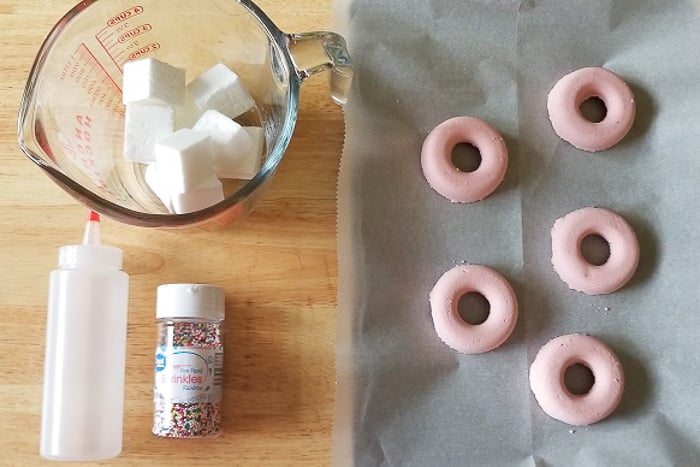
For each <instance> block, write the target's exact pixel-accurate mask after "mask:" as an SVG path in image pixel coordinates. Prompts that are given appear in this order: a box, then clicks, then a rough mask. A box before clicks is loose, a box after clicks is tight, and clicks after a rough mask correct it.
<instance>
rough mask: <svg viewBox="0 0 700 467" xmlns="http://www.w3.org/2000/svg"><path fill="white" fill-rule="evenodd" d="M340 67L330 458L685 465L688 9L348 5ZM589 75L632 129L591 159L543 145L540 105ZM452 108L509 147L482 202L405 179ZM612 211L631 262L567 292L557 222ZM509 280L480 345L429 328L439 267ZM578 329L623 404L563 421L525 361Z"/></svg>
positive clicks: (694, 400) (689, 250) (695, 121)
mask: <svg viewBox="0 0 700 467" xmlns="http://www.w3.org/2000/svg"><path fill="white" fill-rule="evenodd" d="M348 5H349V6H348V7H347V9H346V10H345V11H346V13H347V14H346V15H344V16H346V17H347V18H348V22H347V24H344V25H343V27H342V29H343V30H344V31H345V32H346V34H347V36H348V39H349V46H350V51H351V54H352V55H353V58H354V60H355V63H356V65H357V73H356V81H355V83H354V89H353V95H352V96H351V100H350V102H349V104H348V105H347V107H346V117H347V118H346V122H347V137H346V144H345V149H344V154H343V158H342V163H341V169H340V180H339V225H338V234H339V268H340V280H339V305H338V316H339V318H338V337H337V342H338V344H337V358H338V360H337V365H338V366H337V368H338V397H337V413H336V426H335V435H334V436H335V445H334V462H335V463H336V464H337V465H345V464H355V465H362V466H365V465H367V466H373V465H415V466H431V465H517V466H525V465H528V466H531V465H537V466H560V465H566V466H579V465H580V466H590V465H597V466H605V465H611V466H618V465H634V466H644V465H654V466H666V465H677V466H680V465H697V462H698V459H700V397H698V388H700V357H699V356H698V355H699V352H700V344H699V343H698V336H699V335H700V306H699V305H698V302H699V300H698V292H697V289H698V285H697V282H698V281H697V279H698V277H699V273H700V228H699V227H700V189H699V188H698V182H697V179H698V177H699V176H700V21H699V20H698V17H697V14H696V11H695V8H694V7H693V5H692V3H690V2H688V1H681V0H667V1H663V2H662V1H656V0H617V1H613V0H590V1H585V2H584V1H576V0H557V1H539V0H522V1H513V0H508V1H506V0H503V1H489V0H470V1H453V0H432V1H431V0H391V1H390V0H355V1H354V2H352V3H350V4H348ZM584 66H603V67H606V68H609V69H611V70H612V71H614V72H616V73H618V74H619V75H621V76H622V77H623V78H624V79H625V80H626V81H627V82H628V83H629V84H630V85H631V87H632V89H633V91H634V93H635V96H636V100H637V119H636V121H635V124H634V127H633V128H632V131H631V133H630V135H628V137H627V138H626V139H625V140H624V141H623V142H622V143H621V144H619V145H618V146H616V147H614V148H613V149H610V150H608V151H605V152H602V153H597V154H589V153H585V152H583V151H580V150H577V149H575V148H573V147H572V146H570V145H569V144H567V143H565V142H563V141H562V140H561V139H559V138H558V137H557V136H556V134H555V133H554V132H553V130H552V128H551V125H550V123H549V120H548V118H547V112H546V97H547V94H548V92H549V90H550V89H551V87H552V86H553V84H554V83H555V82H556V81H557V80H558V79H559V78H560V77H562V76H563V75H564V74H566V73H568V72H570V71H573V70H575V69H577V68H580V67H584ZM457 115H472V116H476V117H480V118H483V119H485V120H487V121H489V122H490V123H492V124H493V125H494V126H495V127H496V128H498V129H499V130H500V131H501V132H502V134H503V135H504V137H505V139H506V143H507V145H508V148H509V151H510V165H509V169H508V174H507V177H506V180H505V181H504V183H503V184H502V185H501V186H500V187H499V188H498V190H497V191H496V192H495V193H494V194H493V195H492V196H490V197H489V198H487V199H486V200H485V201H482V202H479V203H474V204H469V205H461V204H452V203H450V202H448V201H447V200H445V199H444V198H442V197H441V196H440V195H438V194H437V193H435V192H434V191H432V190H431V189H430V188H429V186H428V184H427V183H426V182H425V179H424V178H423V175H422V172H421V169H420V148H421V144H422V141H423V139H424V138H425V136H426V135H427V133H428V132H429V131H430V130H431V129H432V128H433V127H434V126H435V125H437V124H438V123H440V122H441V121H443V120H445V119H447V118H449V117H452V116H457ZM585 206H600V207H607V208H610V209H612V210H614V211H616V212H618V213H620V214H622V215H623V216H624V217H625V218H627V219H628V221H629V222H630V223H631V224H632V226H633V228H634V229H635V230H636V232H637V234H638V236H639V239H640V243H641V251H642V254H641V263H640V267H639V269H638V271H637V273H636V275H635V277H634V278H633V280H632V282H631V283H630V284H628V285H627V286H626V287H625V288H624V289H622V290H621V291H619V292H617V293H614V294H611V295H605V296H597V297H590V296H587V295H584V294H581V293H577V292H574V291H571V290H569V289H568V288H567V287H566V285H565V284H564V283H563V282H562V281H561V280H559V278H558V277H557V275H556V273H555V272H554V271H553V270H552V267H551V264H550V257H551V246H550V245H551V244H550V235H549V231H550V228H551V226H552V224H553V223H554V221H555V219H556V218H558V217H560V216H562V215H564V214H566V213H568V212H570V211H572V210H574V209H577V208H580V207H585ZM460 262H468V263H481V264H486V265H489V266H491V267H493V268H495V269H496V270H498V271H499V272H500V273H502V274H503V275H504V276H505V277H506V278H508V279H509V280H510V281H511V283H512V284H513V285H514V287H515V289H516V292H517V294H518V297H519V303H520V320H519V322H518V325H517V328H516V330H515V332H514V334H513V335H512V336H511V338H510V339H509V340H508V341H507V342H506V343H505V344H504V345H503V346H502V347H500V348H498V349H497V350H495V351H493V352H490V353H487V354H483V355H460V354H457V353H455V352H454V351H452V350H451V349H449V348H448V347H446V346H445V345H444V344H443V343H442V342H441V341H440V340H439V338H438V337H437V335H436V334H435V332H434V329H433V326H432V320H431V318H430V307H429V303H428V293H429V291H430V289H431V288H432V286H433V285H434V283H435V281H436V280H437V279H438V278H439V277H440V275H441V274H442V273H443V272H444V271H446V270H447V269H449V268H451V267H452V266H454V265H455V264H457V263H460ZM573 332H580V333H590V334H593V335H595V336H598V337H599V338H601V339H602V340H604V341H605V342H606V343H608V344H609V345H610V346H611V347H612V348H613V349H614V350H615V351H616V352H617V354H618V356H619V357H620V359H621V361H622V363H623V366H624V370H625V373H626V383H627V384H626V390H625V394H624V398H623V400H622V403H621V406H620V407H619V408H618V410H617V411H616V412H615V413H614V414H613V415H612V416H611V417H609V418H608V419H606V420H605V421H603V422H601V423H598V424H595V425H592V426H590V427H570V426H568V425H566V424H563V423H561V422H558V421H556V420H553V419H551V418H549V417H548V416H546V415H545V414H544V413H543V412H542V410H541V409H540V408H539V406H538V405H537V403H536V401H535V400H534V397H533V396H532V394H531V393H530V390H529V385H528V379H527V372H528V368H529V365H530V363H531V362H532V359H533V358H534V356H535V354H536V352H537V350H538V349H539V348H540V347H541V346H542V345H543V344H544V343H546V342H547V341H548V340H549V339H551V338H553V337H556V336H558V335H562V334H568V333H573Z"/></svg>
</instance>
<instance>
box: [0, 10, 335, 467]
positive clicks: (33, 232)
mask: <svg viewBox="0 0 700 467" xmlns="http://www.w3.org/2000/svg"><path fill="white" fill-rule="evenodd" d="M74 2H75V0H60V1H59V0H56V1H52V2H40V3H37V2H34V1H30V0H4V1H3V2H1V3H0V41H1V44H2V54H0V79H1V82H0V103H1V104H2V106H1V107H0V208H1V209H2V221H0V284H2V285H1V286H0V287H1V290H0V320H1V323H2V332H0V374H2V377H1V378H0V465H17V466H24V465H38V464H42V460H41V458H40V457H39V427H40V415H41V394H42V379H43V359H44V338H45V319H46V302H47V288H48V275H49V272H50V271H51V270H52V269H54V268H55V267H56V261H57V252H58V248H59V246H61V245H65V244H70V243H75V242H78V241H79V240H80V238H81V235H82V229H83V223H84V220H85V216H86V210H85V208H84V207H83V206H81V205H79V204H78V203H77V202H76V201H75V200H73V199H72V198H71V197H70V196H69V195H67V194H66V193H64V192H63V191H62V190H61V189H60V188H59V187H58V186H57V185H55V184H54V183H53V182H52V181H51V180H49V178H48V177H47V176H45V175H44V174H43V173H42V171H41V170H40V169H38V168H37V167H35V166H34V165H33V164H32V163H31V162H30V161H29V160H28V159H26V158H25V157H24V155H23V154H22V153H21V152H20V150H19V148H18V146H17V136H16V118H17V109H18V105H19V101H20V96H21V94H22V91H23V88H24V84H25V80H26V78H27V74H28V72H29V69H30V66H31V64H32V61H33V59H34V56H35V54H36V52H37V50H38V48H39V45H40V44H41V41H42V40H43V38H44V36H45V35H46V34H47V33H48V31H49V29H50V28H51V26H53V24H54V23H55V22H56V21H57V20H58V19H59V18H60V17H61V16H62V14H63V13H64V12H65V11H67V10H68V9H69V8H70V7H71V6H72V5H73V4H74ZM330 2H331V0H286V1H284V2H282V1H277V0H259V1H258V4H259V5H260V6H261V7H262V8H263V9H264V10H265V11H266V12H267V13H268V14H269V16H270V17H271V18H272V19H273V20H274V21H275V22H276V23H277V24H278V26H280V28H282V29H283V30H285V31H289V32H302V31H311V30H318V29H329V28H331V6H330ZM343 133H344V126H343V114H342V110H341V108H339V107H337V106H336V105H334V104H333V103H332V102H331V101H330V99H329V96H328V80H327V77H326V76H324V75H319V76H314V77H313V78H311V79H309V80H308V81H307V82H306V83H305V84H304V86H303V88H302V93H301V103H300V109H299V119H298V123H297V128H296V131H295V134H294V137H293V139H292V142H291V145H290V147H289V150H288V151H287V154H286V157H285V158H284V160H283V162H282V164H281V166H280V168H279V170H278V172H277V174H276V176H275V178H274V179H273V181H272V183H271V184H270V185H269V187H268V190H267V192H266V193H265V196H264V199H263V201H262V202H261V204H260V205H259V206H258V207H257V209H256V210H255V211H254V212H253V213H252V214H251V215H250V216H249V217H248V218H247V219H246V220H245V221H244V222H243V223H239V224H234V225H231V226H230V227H228V228H226V229H223V230H219V231H214V232H204V231H201V232H199V231H188V232H183V231H163V230H148V229H143V228H137V227H131V226H127V225H122V224H118V223H116V222H114V221H110V220H105V221H103V225H102V232H103V242H104V243H107V244H112V245H115V246H118V247H120V248H122V249H123V251H124V254H125V259H124V269H125V271H127V272H128V273H129V275H130V280H131V282H130V297H129V328H128V342H127V349H128V350H127V352H128V353H127V368H126V400H125V413H124V447H123V451H122V455H121V456H120V457H118V458H116V459H115V460H112V461H109V462H107V463H108V464H115V465H148V466H157V465H185V464H188V465H291V464H293V465H296V464H303V465H328V464H329V463H330V455H331V431H332V422H333V401H334V391H335V387H334V382H335V366H334V365H335V363H334V334H335V308H336V287H337V261H336V235H335V233H336V229H335V223H336V179H337V171H338V163H339V159H340V154H341V151H342V144H343ZM169 282H201V283H211V284H216V285H220V286H223V287H224V288H225V290H226V316H227V319H226V323H225V339H226V351H227V353H226V360H225V369H224V371H225V380H224V409H223V420H222V423H223V432H224V434H223V435H222V436H221V437H220V438H217V439H215V440H186V441H180V440H168V439H157V438H155V437H153V436H152V435H151V434H150V428H151V422H152V402H151V401H152V391H153V388H152V386H153V374H152V373H153V350H154V345H155V324H154V319H155V291H156V287H157V286H158V285H159V284H163V283H169ZM44 463H46V464H48V462H44Z"/></svg>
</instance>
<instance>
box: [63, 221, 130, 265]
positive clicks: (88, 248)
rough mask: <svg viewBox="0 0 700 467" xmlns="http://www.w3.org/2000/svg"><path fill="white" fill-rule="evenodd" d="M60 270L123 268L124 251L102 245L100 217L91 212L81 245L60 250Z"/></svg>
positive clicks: (67, 246)
mask: <svg viewBox="0 0 700 467" xmlns="http://www.w3.org/2000/svg"><path fill="white" fill-rule="evenodd" d="M58 266H59V267H60V268H82V267H93V268H106V269H121V268H122V250H120V249H119V248H115V247H112V246H106V245H101V244H100V215H99V214H97V213H96V212H95V211H90V216H89V217H88V221H87V223H86V224H85V233H84V235H83V243H82V244H81V245H66V246H62V247H61V248H59V250H58Z"/></svg>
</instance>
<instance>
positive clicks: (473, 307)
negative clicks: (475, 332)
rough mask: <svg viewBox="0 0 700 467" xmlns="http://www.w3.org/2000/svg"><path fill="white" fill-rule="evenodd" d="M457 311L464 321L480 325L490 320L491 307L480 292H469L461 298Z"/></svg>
mask: <svg viewBox="0 0 700 467" xmlns="http://www.w3.org/2000/svg"><path fill="white" fill-rule="evenodd" d="M457 310H458V311H459V316H460V317H461V318H462V319H463V320H464V321H466V322H467V323H469V324H473V325H478V324H481V323H483V322H484V321H486V320H487V319H488V317H489V314H490V312H491V305H490V304H489V301H488V300H486V297H484V296H483V295H481V294H480V293H479V292H468V293H466V294H464V295H462V296H461V297H460V299H459V302H458V303H457Z"/></svg>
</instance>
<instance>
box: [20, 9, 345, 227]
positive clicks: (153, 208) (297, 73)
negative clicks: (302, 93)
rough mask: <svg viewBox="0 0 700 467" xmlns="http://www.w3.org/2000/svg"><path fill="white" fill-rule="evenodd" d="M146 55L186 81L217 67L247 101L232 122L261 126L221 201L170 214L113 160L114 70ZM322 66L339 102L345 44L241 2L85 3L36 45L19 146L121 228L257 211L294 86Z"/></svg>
mask: <svg viewBox="0 0 700 467" xmlns="http://www.w3.org/2000/svg"><path fill="white" fill-rule="evenodd" d="M146 57H152V58H157V59H159V60H161V61H164V62H166V63H169V64H171V65H174V66H177V67H179V68H183V69H185V70H186V72H187V81H188V82H189V81H190V80H192V79H193V78H194V77H196V76H197V75H199V74H200V73H201V72H203V71H204V70H206V69H208V68H210V67H212V66H213V65H216V64H217V63H224V64H226V65H227V66H228V67H229V68H231V69H232V70H234V71H235V72H236V73H237V74H238V75H239V76H240V78H241V79H242V81H243V83H244V85H245V87H246V89H247V90H248V92H249V93H250V94H251V96H252V97H253V99H254V101H255V104H256V105H255V108H254V109H253V110H252V111H249V112H247V113H246V114H244V115H243V116H242V117H241V118H237V119H236V120H237V121H238V122H239V123H241V124H243V125H250V126H262V127H263V128H264V132H265V150H264V154H265V155H264V157H263V162H262V166H261V168H260V170H259V171H258V173H257V174H256V175H255V176H254V177H253V178H252V179H251V180H241V181H229V180H226V181H224V190H225V195H226V197H225V199H224V201H222V202H220V203H218V204H216V205H214V206H211V207H209V208H206V209H203V210H201V211H197V212H192V213H188V214H177V215H176V214H169V213H168V211H167V209H166V208H165V206H164V205H163V204H162V203H161V202H160V201H159V200H158V198H157V197H156V196H155V195H154V194H153V193H152V192H151V190H150V189H149V188H148V186H147V184H146V183H145V181H144V170H145V166H144V165H142V164H137V163H133V162H130V161H126V160H125V159H124V158H123V137H124V136H123V133H124V110H125V109H124V106H123V105H122V96H121V85H122V69H123V65H124V63H125V62H126V61H129V60H134V59H138V58H146ZM324 70H330V72H331V75H330V88H331V89H330V94H331V98H332V99H333V100H334V101H335V102H336V103H338V104H340V105H342V104H344V103H345V102H346V100H347V93H348V90H349V87H350V82H351V80H352V75H353V70H352V64H351V61H350V57H349V55H348V52H347V50H346V47H345V41H344V39H343V38H342V37H341V36H339V35H338V34H335V33H333V32H326V31H321V32H310V33H302V34H287V33H284V32H282V31H280V30H279V29H278V28H277V27H276V26H275V25H274V23H273V22H272V21H271V20H270V19H269V18H268V17H267V16H266V15H265V13H263V12H262V11H261V10H260V8H258V7H257V6H256V5H255V4H254V3H253V2H251V1H249V0H199V1H193V0H134V1H123V0H87V1H83V2H81V3H79V4H78V5H76V6H75V7H74V8H73V9H72V10H70V11H69V12H68V13H67V14H66V15H65V16H64V17H63V18H62V19H61V20H60V21H59V22H58V23H57V24H56V25H55V26H54V28H53V29H52V30H51V32H50V33H49V35H48V36H47V38H46V40H45V41H44V43H43V45H42V46H41V49H40V50H39V53H38V55H37V57H36V59H35V62H34V65H33V67H32V70H31V72H30V76H29V79H28V81H27V85H26V88H25V90H24V95H23V97H22V102H21V105H20V112H19V120H18V136H19V145H20V148H21V149H22V151H23V152H24V153H25V154H26V155H27V157H28V158H29V159H30V160H32V161H33V162H34V163H36V164H37V165H38V166H39V167H40V168H41V169H43V170H44V171H45V173H46V174H48V176H49V177H50V178H51V179H53V180H54V181H55V182H56V183H57V184H58V185H59V186H61V187H62V188H63V189H65V190H66V191H67V192H68V193H70V194H71V195H73V196H74V197H75V198H76V199H78V200H79V201H81V202H82V203H83V204H85V205H87V206H88V207H90V208H92V209H94V210H96V211H98V212H100V213H103V214H105V215H107V216H109V217H112V218H114V219H117V220H119V221H121V222H125V223H128V224H133V225H139V226H145V227H180V226H191V225H196V224H201V223H204V222H209V221H215V222H217V223H228V222H230V221H233V220H235V219H237V218H239V217H241V216H242V215H244V214H246V213H247V212H249V211H250V210H251V209H252V208H253V206H254V205H255V202H256V199H257V198H258V197H259V195H260V192H261V188H262V187H263V186H265V185H266V182H268V181H269V180H270V178H271V177H272V175H273V174H274V172H275V170H276V168H277V166H278V164H279V162H280V161H281V159H282V156H283V155H284V152H285V150H286V148H287V145H288V143H289V140H290V138H291V136H292V132H293V131H294V125H295V122H296V118H297V102H298V98H299V88H300V86H301V83H302V81H303V80H304V79H305V78H307V77H309V76H311V75H313V74H315V73H318V72H321V71H324Z"/></svg>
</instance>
